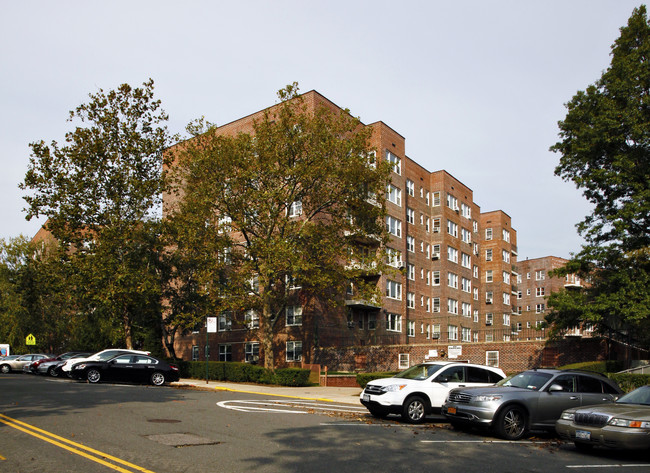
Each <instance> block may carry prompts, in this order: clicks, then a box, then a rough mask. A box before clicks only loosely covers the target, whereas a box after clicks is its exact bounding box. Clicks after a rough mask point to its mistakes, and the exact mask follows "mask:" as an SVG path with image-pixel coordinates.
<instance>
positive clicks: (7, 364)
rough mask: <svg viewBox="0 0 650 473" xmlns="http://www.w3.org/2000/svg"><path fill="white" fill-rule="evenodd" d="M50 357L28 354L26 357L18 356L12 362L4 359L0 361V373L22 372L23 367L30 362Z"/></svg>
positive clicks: (42, 354) (40, 354)
mask: <svg viewBox="0 0 650 473" xmlns="http://www.w3.org/2000/svg"><path fill="white" fill-rule="evenodd" d="M51 356H52V355H46V354H44V353H28V354H27V355H20V356H19V357H18V358H15V359H13V360H7V359H5V358H8V357H5V358H3V359H2V360H0V373H11V372H12V371H22V370H23V366H25V365H27V364H29V363H31V362H32V361H36V360H40V359H42V358H49V357H51Z"/></svg>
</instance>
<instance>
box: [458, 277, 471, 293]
mask: <svg viewBox="0 0 650 473" xmlns="http://www.w3.org/2000/svg"><path fill="white" fill-rule="evenodd" d="M460 288H461V289H462V290H463V292H472V282H471V281H470V280H469V279H467V278H460Z"/></svg>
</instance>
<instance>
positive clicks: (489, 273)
mask: <svg viewBox="0 0 650 473" xmlns="http://www.w3.org/2000/svg"><path fill="white" fill-rule="evenodd" d="M492 281H493V279H492V270H491V269H488V270H487V271H486V272H485V282H492Z"/></svg>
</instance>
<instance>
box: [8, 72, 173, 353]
mask: <svg viewBox="0 0 650 473" xmlns="http://www.w3.org/2000/svg"><path fill="white" fill-rule="evenodd" d="M89 97H90V100H89V101H88V103H85V104H82V105H80V106H79V107H77V108H76V109H75V110H73V111H71V112H70V121H71V122H74V123H77V124H78V125H77V126H75V128H74V129H73V130H72V131H70V132H68V133H67V134H66V136H65V144H64V145H59V144H58V143H57V142H56V141H53V142H52V143H51V144H49V145H47V144H46V143H45V142H43V141H38V142H34V143H32V144H31V145H30V147H31V150H32V155H31V158H30V163H29V168H28V171H27V174H26V176H25V179H24V182H23V183H22V184H21V188H22V189H23V190H25V191H27V192H26V195H25V201H26V202H27V218H28V219H31V218H32V217H38V216H46V217H47V218H48V220H47V224H46V227H47V229H48V230H49V231H50V232H52V234H53V235H54V237H55V238H56V239H57V240H58V241H59V242H60V243H61V245H62V246H63V247H64V248H67V249H68V250H69V251H68V253H67V254H66V258H67V259H68V260H69V262H70V265H71V266H72V267H73V268H74V269H75V272H74V274H75V275H76V277H75V278H74V279H73V280H71V281H70V283H71V284H73V286H74V288H75V291H76V301H75V302H76V304H77V309H78V311H79V313H80V314H84V317H86V318H88V319H95V320H94V321H93V323H92V324H91V326H92V327H93V328H99V331H104V333H103V334H97V336H98V337H100V335H101V336H103V337H107V338H108V340H110V342H111V343H114V344H118V343H119V344H122V343H123V344H125V345H126V346H127V347H129V348H131V347H134V346H136V345H142V344H143V343H144V340H145V339H146V338H147V337H148V335H147V334H146V332H147V331H148V326H149V325H150V324H151V323H152V317H154V315H153V314H152V312H151V311H152V310H153V311H154V312H155V311H156V310H157V309H156V305H157V304H158V302H157V301H159V298H160V281H159V280H158V279H159V277H160V272H159V268H157V266H156V261H157V257H156V254H157V252H158V250H159V248H158V243H157V238H156V235H157V234H158V233H159V229H158V223H159V221H160V217H159V215H158V214H159V212H160V206H161V197H162V190H163V185H164V178H163V166H162V159H163V150H164V149H165V148H166V147H167V146H168V145H169V144H170V143H171V141H172V138H171V137H170V135H169V132H168V130H167V127H166V124H165V123H166V121H167V119H168V117H167V115H166V113H165V112H164V111H163V110H162V109H161V105H160V101H159V100H155V99H154V93H153V81H152V80H149V81H148V82H145V83H144V84H143V87H142V88H133V87H131V86H129V85H128V84H123V85H121V86H119V87H118V88H117V89H116V90H110V91H108V92H104V91H103V90H101V89H100V90H99V91H98V92H97V93H96V94H90V95H89ZM152 301H156V303H153V304H152ZM158 312H159V311H158ZM143 317H144V320H142V318H143ZM152 348H153V347H152Z"/></svg>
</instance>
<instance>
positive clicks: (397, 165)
mask: <svg viewBox="0 0 650 473" xmlns="http://www.w3.org/2000/svg"><path fill="white" fill-rule="evenodd" d="M386 161H388V162H389V163H391V164H392V165H393V172H394V173H395V174H402V160H401V159H400V158H398V157H397V156H395V155H394V154H393V153H391V152H390V151H388V150H386Z"/></svg>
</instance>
